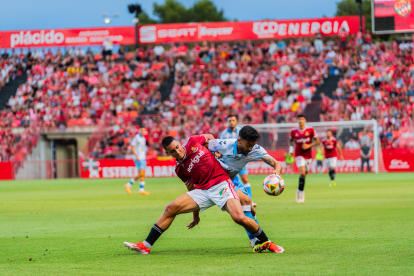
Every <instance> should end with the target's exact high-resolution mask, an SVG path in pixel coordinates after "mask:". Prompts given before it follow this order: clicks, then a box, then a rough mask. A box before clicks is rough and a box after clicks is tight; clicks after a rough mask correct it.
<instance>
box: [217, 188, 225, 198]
mask: <svg viewBox="0 0 414 276" xmlns="http://www.w3.org/2000/svg"><path fill="white" fill-rule="evenodd" d="M226 192H227V188H224V189H222V190H221V191H220V193H219V194H220V196H223V194H225V193H226Z"/></svg>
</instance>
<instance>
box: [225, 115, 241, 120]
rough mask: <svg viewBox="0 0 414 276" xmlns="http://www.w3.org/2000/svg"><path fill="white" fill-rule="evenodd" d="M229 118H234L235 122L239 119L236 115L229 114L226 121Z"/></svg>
mask: <svg viewBox="0 0 414 276" xmlns="http://www.w3.org/2000/svg"><path fill="white" fill-rule="evenodd" d="M231 117H234V118H236V120H239V118H238V117H237V115H234V114H230V115H229V116H227V119H228V118H231Z"/></svg>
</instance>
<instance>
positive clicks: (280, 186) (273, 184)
mask: <svg viewBox="0 0 414 276" xmlns="http://www.w3.org/2000/svg"><path fill="white" fill-rule="evenodd" d="M284 189H285V181H283V179H282V177H280V176H278V175H276V174H271V175H269V176H267V177H266V178H265V179H264V181H263V190H264V191H265V193H266V194H268V195H271V196H278V195H280V194H281V193H282V192H283V190H284Z"/></svg>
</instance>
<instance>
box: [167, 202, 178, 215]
mask: <svg viewBox="0 0 414 276" xmlns="http://www.w3.org/2000/svg"><path fill="white" fill-rule="evenodd" d="M164 213H165V214H166V215H167V216H175V215H177V208H176V206H175V204H174V202H170V203H168V204H167V206H166V207H165V211H164Z"/></svg>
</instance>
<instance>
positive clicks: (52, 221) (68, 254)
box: [0, 173, 414, 275]
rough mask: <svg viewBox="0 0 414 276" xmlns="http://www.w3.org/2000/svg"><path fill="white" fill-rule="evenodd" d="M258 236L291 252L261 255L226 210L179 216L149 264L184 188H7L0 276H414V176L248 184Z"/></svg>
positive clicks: (171, 184) (58, 184)
mask: <svg viewBox="0 0 414 276" xmlns="http://www.w3.org/2000/svg"><path fill="white" fill-rule="evenodd" d="M249 178H250V181H251V183H252V189H253V199H254V201H255V202H257V203H258V207H257V215H258V220H259V222H260V225H261V227H262V228H263V229H264V230H265V231H266V233H267V235H268V236H269V238H270V239H272V240H273V241H274V242H275V243H276V244H279V245H281V246H283V247H284V248H285V253H284V254H272V253H270V252H269V253H260V254H253V253H251V249H250V247H249V241H248V239H247V236H246V234H245V232H244V229H242V228H241V227H239V226H237V225H236V224H234V223H233V222H232V221H231V219H230V217H229V215H228V214H227V213H224V212H221V211H220V210H219V209H218V208H217V207H213V208H210V209H209V210H207V211H205V212H203V213H201V222H200V224H199V226H197V227H196V228H195V229H192V230H188V229H187V228H186V227H185V226H186V225H187V224H188V223H189V222H190V221H191V214H184V215H180V216H178V217H177V218H176V220H175V221H174V223H173V224H172V226H171V228H170V229H169V230H168V231H166V232H165V233H164V234H163V235H162V236H161V238H160V239H159V240H158V241H157V243H156V244H155V246H154V247H153V249H152V252H151V254H150V255H138V254H136V253H135V252H132V251H129V250H127V248H126V247H124V245H123V244H122V242H124V241H129V242H138V241H140V240H144V239H145V238H146V236H147V234H148V232H149V230H150V228H151V227H152V225H153V224H154V223H155V222H156V221H157V219H158V218H159V216H160V215H161V214H162V212H163V210H164V207H165V205H166V204H167V203H168V202H171V201H173V200H174V199H175V198H176V197H178V196H179V195H181V194H183V193H185V186H184V185H183V184H182V183H181V182H180V181H179V179H178V178H163V179H160V178H159V179H147V186H146V188H147V190H148V191H150V192H151V195H150V196H140V195H138V185H135V186H133V194H132V195H127V194H126V193H125V190H124V187H123V184H124V183H125V182H126V180H125V179H116V180H82V179H67V180H33V181H11V182H0V275H414V235H413V234H414V174H409V173H404V174H378V175H374V174H369V175H368V174H339V175H337V186H336V187H335V188H329V186H328V184H329V181H328V180H329V179H328V175H326V174H325V175H309V176H308V178H307V179H306V202H305V203H304V204H301V205H298V204H296V203H295V201H294V198H295V190H296V187H297V182H298V176H297V175H286V176H284V179H285V183H286V188H285V191H284V192H283V194H282V195H280V196H278V197H271V196H267V195H266V194H265V193H264V192H263V190H262V188H261V183H262V180H263V179H264V176H249Z"/></svg>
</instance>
